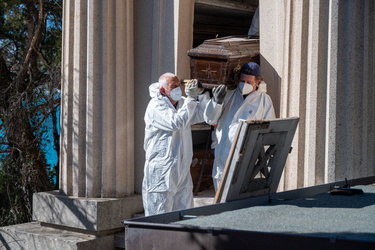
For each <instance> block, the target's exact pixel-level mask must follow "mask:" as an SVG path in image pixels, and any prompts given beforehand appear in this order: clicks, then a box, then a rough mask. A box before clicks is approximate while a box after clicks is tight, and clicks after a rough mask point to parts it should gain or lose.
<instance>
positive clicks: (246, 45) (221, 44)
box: [188, 36, 259, 60]
mask: <svg viewBox="0 0 375 250" xmlns="http://www.w3.org/2000/svg"><path fill="white" fill-rule="evenodd" d="M255 53H259V39H250V38H247V37H245V36H227V37H221V38H216V39H209V40H205V41H204V42H203V43H202V44H201V45H199V46H198V47H196V48H193V49H191V50H189V51H188V55H189V56H190V57H191V58H196V57H198V58H202V57H207V58H216V59H224V60H228V59H231V58H241V57H245V56H252V55H254V54H255Z"/></svg>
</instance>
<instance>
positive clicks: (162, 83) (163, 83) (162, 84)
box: [158, 72, 176, 88]
mask: <svg viewBox="0 0 375 250" xmlns="http://www.w3.org/2000/svg"><path fill="white" fill-rule="evenodd" d="M168 77H176V75H175V74H173V73H169V72H167V73H164V74H162V75H161V76H160V77H159V80H158V82H159V88H160V87H164V88H165V87H167V86H168V80H167V78H168Z"/></svg>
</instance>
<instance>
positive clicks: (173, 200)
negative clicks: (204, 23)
mask: <svg viewBox="0 0 375 250" xmlns="http://www.w3.org/2000/svg"><path fill="white" fill-rule="evenodd" d="M149 91H150V96H151V98H152V99H151V100H150V102H149V104H148V106H147V109H146V113H145V117H144V120H145V124H146V127H145V138H144V150H145V151H146V161H145V166H144V178H143V185H142V198H143V206H144V209H145V216H149V215H155V214H160V213H166V212H171V211H175V210H180V209H186V208H191V207H192V206H193V182H192V179H191V174H190V164H191V162H192V157H193V145H192V135H191V128H190V126H191V125H192V124H195V123H198V122H203V121H204V119H203V112H204V108H205V106H206V104H207V102H208V101H209V98H210V97H209V94H208V93H206V95H199V92H201V91H202V89H200V88H198V81H197V80H196V79H193V80H190V81H189V82H188V83H187V84H186V87H185V93H186V95H187V97H186V98H185V97H183V96H182V91H181V88H180V81H179V79H178V77H177V76H176V75H174V74H172V73H164V74H163V75H161V76H160V78H159V81H158V82H156V83H153V84H151V85H150V87H149Z"/></svg>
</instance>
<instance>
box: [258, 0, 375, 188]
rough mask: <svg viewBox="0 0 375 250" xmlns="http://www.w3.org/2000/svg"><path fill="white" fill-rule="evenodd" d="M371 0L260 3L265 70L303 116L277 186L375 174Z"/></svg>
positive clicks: (290, 110)
mask: <svg viewBox="0 0 375 250" xmlns="http://www.w3.org/2000/svg"><path fill="white" fill-rule="evenodd" d="M374 11H375V3H374V1H370V0H364V1H339V0H331V1H291V0H284V1H279V0H266V1H260V40H261V48H260V49H261V55H262V61H261V64H262V68H263V74H264V75H265V76H266V79H265V80H266V82H267V83H268V92H269V94H270V95H271V97H272V99H273V101H274V103H275V108H276V110H277V113H278V116H279V117H290V116H299V117H300V123H299V127H298V130H297V132H296V136H295V138H294V141H293V145H292V146H293V151H292V153H291V154H289V156H288V161H287V164H286V168H285V171H284V175H283V179H282V180H281V182H280V187H279V188H280V190H284V189H294V188H300V187H305V186H312V185H317V184H322V183H327V182H333V181H336V180H344V179H345V178H347V179H353V178H360V177H365V176H371V175H374V174H375V169H374V163H375V157H374V155H373V153H372V152H373V151H374V145H375V129H374V128H375V127H374V126H375V125H374V122H373V121H374V117H375V108H374V107H375V105H374V104H375V101H374V98H373V96H374V94H375V87H374V86H375V85H374V80H375V71H374V68H375V65H374V55H375V47H374V42H373V41H374V39H375V37H374V36H375V32H374V31H375V30H374V29H375V26H374V21H375V17H374V15H373V13H374Z"/></svg>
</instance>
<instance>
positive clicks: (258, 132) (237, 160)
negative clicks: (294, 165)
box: [214, 117, 299, 203]
mask: <svg viewBox="0 0 375 250" xmlns="http://www.w3.org/2000/svg"><path fill="white" fill-rule="evenodd" d="M298 121H299V118H298V117H290V118H280V119H275V120H268V121H240V124H239V126H238V129H237V133H236V137H235V139H234V141H233V143H232V147H231V151H230V152H229V156H228V159H227V162H226V165H225V169H224V173H223V177H222V179H221V182H220V185H219V188H218V190H217V192H216V195H215V199H214V203H220V202H226V201H231V200H238V199H243V198H248V197H252V196H257V195H264V194H268V193H275V192H276V190H277V187H278V185H279V182H280V177H281V174H282V172H283V169H284V165H285V162H286V159H287V156H288V154H289V153H290V152H291V144H292V141H293V137H294V134H295V131H296V128H297V124H298Z"/></svg>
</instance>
